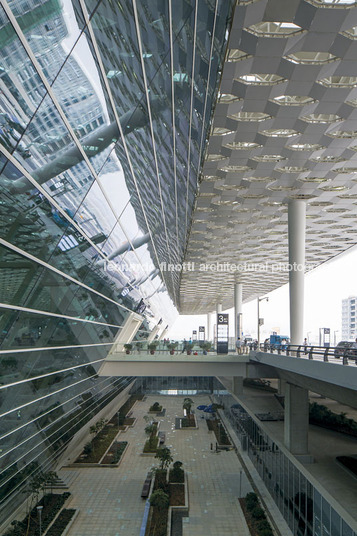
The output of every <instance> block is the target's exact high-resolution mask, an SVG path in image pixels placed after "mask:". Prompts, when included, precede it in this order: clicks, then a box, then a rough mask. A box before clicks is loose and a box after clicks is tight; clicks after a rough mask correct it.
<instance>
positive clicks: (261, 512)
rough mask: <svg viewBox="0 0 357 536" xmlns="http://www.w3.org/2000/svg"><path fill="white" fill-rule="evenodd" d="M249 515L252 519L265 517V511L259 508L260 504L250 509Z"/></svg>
mask: <svg viewBox="0 0 357 536" xmlns="http://www.w3.org/2000/svg"><path fill="white" fill-rule="evenodd" d="M251 515H252V518H253V519H259V520H260V519H265V513H264V510H263V509H262V508H260V506H256V507H255V508H254V509H253V510H252V511H251Z"/></svg>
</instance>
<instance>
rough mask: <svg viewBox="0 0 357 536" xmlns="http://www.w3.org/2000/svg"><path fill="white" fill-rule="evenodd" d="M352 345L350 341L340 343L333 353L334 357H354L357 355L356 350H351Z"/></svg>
mask: <svg viewBox="0 0 357 536" xmlns="http://www.w3.org/2000/svg"><path fill="white" fill-rule="evenodd" d="M353 344H354V343H353V342H351V341H340V342H339V343H338V345H337V346H336V348H335V351H334V355H335V357H337V358H340V357H343V356H346V357H355V356H356V355H357V348H353V347H352V346H353Z"/></svg>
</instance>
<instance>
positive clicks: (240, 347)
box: [236, 337, 242, 355]
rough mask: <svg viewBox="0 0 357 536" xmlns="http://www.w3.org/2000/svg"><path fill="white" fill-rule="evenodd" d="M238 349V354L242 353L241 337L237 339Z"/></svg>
mask: <svg viewBox="0 0 357 536" xmlns="http://www.w3.org/2000/svg"><path fill="white" fill-rule="evenodd" d="M236 351H237V354H239V355H242V341H241V340H240V337H238V339H237V340H236Z"/></svg>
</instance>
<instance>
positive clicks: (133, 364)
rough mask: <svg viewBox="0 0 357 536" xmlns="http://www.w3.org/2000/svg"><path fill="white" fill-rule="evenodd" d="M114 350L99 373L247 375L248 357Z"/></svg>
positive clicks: (113, 374) (116, 374) (114, 374)
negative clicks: (140, 353) (220, 357)
mask: <svg viewBox="0 0 357 536" xmlns="http://www.w3.org/2000/svg"><path fill="white" fill-rule="evenodd" d="M214 358H215V359H213V356H181V355H174V356H170V355H167V354H166V355H161V356H160V354H155V355H154V356H144V355H132V354H130V355H126V354H111V355H110V356H108V358H107V359H106V360H105V361H104V363H103V365H102V366H101V368H100V369H99V372H98V374H99V376H139V377H141V376H206V377H207V376H208V377H210V376H213V377H215V376H220V375H222V376H240V377H242V378H243V377H244V378H245V377H246V375H247V364H248V361H249V359H248V358H247V357H243V356H242V357H239V360H238V356H227V357H226V359H225V360H223V359H217V357H216V356H214Z"/></svg>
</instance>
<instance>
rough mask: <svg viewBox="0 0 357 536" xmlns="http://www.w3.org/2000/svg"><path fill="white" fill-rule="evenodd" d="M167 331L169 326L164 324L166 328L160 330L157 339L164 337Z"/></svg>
mask: <svg viewBox="0 0 357 536" xmlns="http://www.w3.org/2000/svg"><path fill="white" fill-rule="evenodd" d="M168 331H169V326H166V328H164V329H163V330H162V332H161V334H160V336H159V338H158V341H161V340H162V339H163V338H164V337H165V335H166V333H167V332H168Z"/></svg>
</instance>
